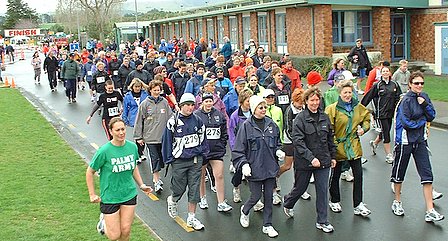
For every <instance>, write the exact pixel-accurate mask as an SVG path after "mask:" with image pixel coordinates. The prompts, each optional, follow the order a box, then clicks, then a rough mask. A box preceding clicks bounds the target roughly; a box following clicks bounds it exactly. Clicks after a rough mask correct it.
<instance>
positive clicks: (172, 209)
mask: <svg viewBox="0 0 448 241" xmlns="http://www.w3.org/2000/svg"><path fill="white" fill-rule="evenodd" d="M166 202H167V204H168V215H169V216H170V217H171V218H175V217H177V215H178V213H177V202H175V201H173V197H172V196H171V195H170V196H168V198H167V199H166Z"/></svg>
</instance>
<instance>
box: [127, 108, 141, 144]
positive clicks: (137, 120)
mask: <svg viewBox="0 0 448 241" xmlns="http://www.w3.org/2000/svg"><path fill="white" fill-rule="evenodd" d="M143 105H144V104H143V103H142V104H140V106H139V107H138V111H137V115H136V116H135V124H134V140H142V139H143V124H144V123H143V121H144V120H145V116H144V115H145V112H144V111H143V108H144V107H143ZM123 114H124V112H123Z"/></svg>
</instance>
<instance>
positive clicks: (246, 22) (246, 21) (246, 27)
mask: <svg viewBox="0 0 448 241" xmlns="http://www.w3.org/2000/svg"><path fill="white" fill-rule="evenodd" d="M249 39H251V37H250V16H247V17H243V42H244V48H245V49H246V48H248V47H249Z"/></svg>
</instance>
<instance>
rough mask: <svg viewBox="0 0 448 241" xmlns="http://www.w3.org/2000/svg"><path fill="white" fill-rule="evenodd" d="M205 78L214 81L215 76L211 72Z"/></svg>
mask: <svg viewBox="0 0 448 241" xmlns="http://www.w3.org/2000/svg"><path fill="white" fill-rule="evenodd" d="M207 78H210V79H216V74H215V73H213V72H209V73H208V74H207Z"/></svg>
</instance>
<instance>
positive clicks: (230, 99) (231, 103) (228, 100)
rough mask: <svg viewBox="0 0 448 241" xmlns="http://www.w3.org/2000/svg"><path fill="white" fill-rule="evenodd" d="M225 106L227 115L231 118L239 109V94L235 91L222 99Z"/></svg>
mask: <svg viewBox="0 0 448 241" xmlns="http://www.w3.org/2000/svg"><path fill="white" fill-rule="evenodd" d="M222 102H224V105H225V106H226V110H227V115H228V116H230V115H231V114H232V113H233V112H234V111H235V110H237V109H238V106H239V103H238V94H237V93H236V90H235V89H232V90H231V91H229V92H228V93H227V94H226V95H225V96H224V98H223V99H222Z"/></svg>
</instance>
